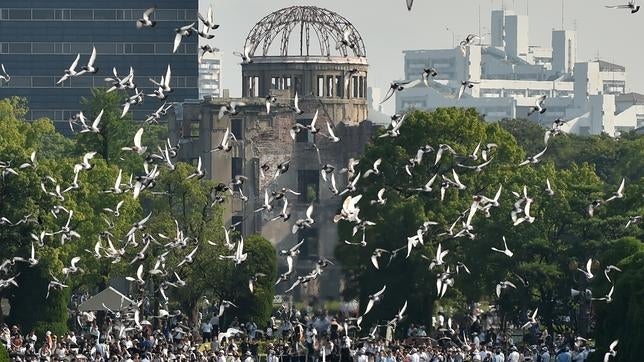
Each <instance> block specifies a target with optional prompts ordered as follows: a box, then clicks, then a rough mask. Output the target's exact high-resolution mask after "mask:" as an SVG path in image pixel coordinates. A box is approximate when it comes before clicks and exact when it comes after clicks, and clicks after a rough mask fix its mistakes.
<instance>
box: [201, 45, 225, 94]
mask: <svg viewBox="0 0 644 362" xmlns="http://www.w3.org/2000/svg"><path fill="white" fill-rule="evenodd" d="M205 96H211V97H221V52H219V49H217V50H216V51H215V52H214V53H206V54H205V55H204V56H203V59H202V60H201V63H200V64H199V99H204V97H205Z"/></svg>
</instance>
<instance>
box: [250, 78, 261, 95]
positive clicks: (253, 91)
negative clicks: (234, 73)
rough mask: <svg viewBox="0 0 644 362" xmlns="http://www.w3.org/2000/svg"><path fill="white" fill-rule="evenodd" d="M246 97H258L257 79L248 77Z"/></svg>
mask: <svg viewBox="0 0 644 362" xmlns="http://www.w3.org/2000/svg"><path fill="white" fill-rule="evenodd" d="M248 97H259V77H257V76H251V77H248Z"/></svg>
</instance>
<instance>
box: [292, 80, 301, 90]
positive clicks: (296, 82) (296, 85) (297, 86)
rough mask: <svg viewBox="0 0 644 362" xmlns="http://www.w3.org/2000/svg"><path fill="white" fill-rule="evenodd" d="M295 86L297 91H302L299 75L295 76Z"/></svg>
mask: <svg viewBox="0 0 644 362" xmlns="http://www.w3.org/2000/svg"><path fill="white" fill-rule="evenodd" d="M293 88H295V93H302V82H301V80H300V78H299V77H293Z"/></svg>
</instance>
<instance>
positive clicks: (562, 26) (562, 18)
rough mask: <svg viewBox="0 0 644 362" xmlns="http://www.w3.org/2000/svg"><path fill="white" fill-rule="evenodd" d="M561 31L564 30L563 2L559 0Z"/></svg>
mask: <svg viewBox="0 0 644 362" xmlns="http://www.w3.org/2000/svg"><path fill="white" fill-rule="evenodd" d="M561 30H564V0H561Z"/></svg>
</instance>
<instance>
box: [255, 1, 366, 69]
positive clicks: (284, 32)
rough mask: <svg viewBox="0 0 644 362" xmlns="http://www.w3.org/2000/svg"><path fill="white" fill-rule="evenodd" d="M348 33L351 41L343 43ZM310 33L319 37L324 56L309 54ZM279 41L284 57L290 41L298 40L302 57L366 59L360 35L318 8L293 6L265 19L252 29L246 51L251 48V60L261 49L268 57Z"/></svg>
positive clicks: (326, 11)
mask: <svg viewBox="0 0 644 362" xmlns="http://www.w3.org/2000/svg"><path fill="white" fill-rule="evenodd" d="M347 30H348V33H349V42H348V44H344V43H343V42H342V40H343V36H344V33H345V31H347ZM298 33H299V39H298ZM311 33H313V34H314V35H315V37H317V41H318V43H319V45H320V51H321V53H322V54H310V51H311V41H312V39H311ZM278 38H279V42H280V53H279V55H281V56H288V55H289V54H288V51H289V42H290V41H296V40H298V41H299V49H300V54H299V55H300V56H309V55H312V56H319V55H322V56H333V55H338V56H343V57H346V56H350V55H352V56H355V57H365V56H366V54H367V53H366V50H365V47H364V42H363V41H362V37H361V36H360V33H358V30H356V28H355V27H354V26H353V25H352V24H351V23H350V22H349V21H348V20H347V19H345V18H344V17H342V16H340V15H338V14H336V13H334V12H332V11H329V10H326V9H322V8H318V7H315V6H291V7H288V8H284V9H281V10H278V11H275V12H273V13H271V14H269V15H267V16H265V17H264V18H263V19H262V20H260V21H259V22H258V23H257V24H255V26H254V27H253V28H252V29H251V31H250V33H249V34H248V36H247V37H246V42H245V43H244V48H245V49H248V54H249V55H250V56H251V58H252V57H253V55H255V52H256V51H257V49H258V48H260V46H261V54H258V56H259V55H261V56H268V55H270V54H269V50H270V48H271V45H272V44H273V42H274V41H275V40H276V39H278ZM334 50H335V53H332V51H334ZM291 55H296V54H291Z"/></svg>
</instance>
